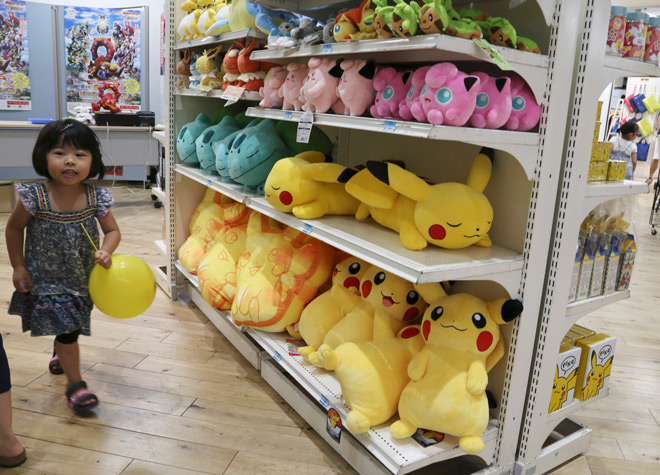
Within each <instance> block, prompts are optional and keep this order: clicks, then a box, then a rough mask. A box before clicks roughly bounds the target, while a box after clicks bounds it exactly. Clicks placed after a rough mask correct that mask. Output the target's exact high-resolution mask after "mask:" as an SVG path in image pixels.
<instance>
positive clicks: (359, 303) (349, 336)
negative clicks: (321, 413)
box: [308, 266, 426, 366]
mask: <svg viewBox="0 0 660 475" xmlns="http://www.w3.org/2000/svg"><path fill="white" fill-rule="evenodd" d="M360 293H361V294H362V296H361V297H359V296H357V295H355V294H352V293H350V292H349V291H348V290H346V289H343V288H341V287H338V286H333V288H332V296H333V297H334V298H335V300H336V301H337V302H338V304H339V305H340V306H341V307H342V309H343V310H344V311H345V312H346V316H345V317H344V318H343V319H341V320H340V321H339V322H337V324H335V325H334V326H333V327H332V328H331V329H330V330H329V331H328V333H327V335H326V336H325V338H324V339H323V345H321V346H320V347H319V349H318V351H317V352H316V353H311V354H310V355H309V358H308V359H309V361H310V362H311V363H312V364H314V365H316V366H329V365H330V366H332V362H331V361H329V360H328V358H330V352H329V350H331V349H333V348H337V347H338V346H339V345H341V344H342V343H346V342H348V341H352V342H358V341H371V340H373V339H374V318H375V315H376V314H378V313H382V314H383V315H385V317H386V318H387V319H388V320H389V321H390V322H391V323H390V325H391V327H392V331H393V332H399V330H401V328H403V326H404V325H406V324H410V323H412V322H413V321H414V320H416V319H417V318H418V317H419V316H420V315H421V314H422V313H423V312H424V309H425V308H426V302H424V300H423V299H422V298H421V297H420V296H419V294H418V293H417V291H416V290H415V288H414V286H413V284H412V283H411V282H408V281H407V280H404V279H402V278H401V277H398V276H396V275H394V274H390V273H388V272H385V271H384V270H382V269H380V268H378V267H376V266H371V267H369V268H368V269H367V271H366V272H365V273H364V275H363V276H362V280H361V282H360Z"/></svg>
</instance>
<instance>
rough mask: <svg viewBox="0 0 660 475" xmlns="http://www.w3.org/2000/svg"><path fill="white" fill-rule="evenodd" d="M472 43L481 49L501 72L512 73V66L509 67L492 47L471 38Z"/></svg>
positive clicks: (482, 41)
mask: <svg viewBox="0 0 660 475" xmlns="http://www.w3.org/2000/svg"><path fill="white" fill-rule="evenodd" d="M472 41H474V44H475V45H477V46H478V47H479V48H481V49H482V50H483V51H484V52H485V53H486V54H487V55H488V56H489V57H490V59H492V60H493V62H494V63H495V64H496V65H497V66H498V67H499V68H500V69H501V70H502V71H513V66H511V64H510V63H509V62H508V61H507V60H506V59H504V58H503V57H502V56H501V55H500V53H498V52H497V50H496V49H495V48H493V46H492V45H490V44H488V43H486V42H485V41H484V40H481V39H478V38H472Z"/></svg>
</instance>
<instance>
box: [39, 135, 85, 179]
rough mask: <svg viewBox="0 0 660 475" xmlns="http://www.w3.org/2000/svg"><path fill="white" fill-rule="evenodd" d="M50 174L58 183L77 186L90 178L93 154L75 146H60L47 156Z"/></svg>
mask: <svg viewBox="0 0 660 475" xmlns="http://www.w3.org/2000/svg"><path fill="white" fill-rule="evenodd" d="M46 161H47V163H48V173H50V176H51V177H52V178H53V180H55V181H56V182H58V183H61V184H63V185H77V184H78V183H80V182H82V181H83V180H84V179H85V178H87V177H88V176H89V170H90V168H91V167H92V154H91V153H90V152H89V151H87V150H79V149H77V148H76V147H74V146H73V145H70V144H69V145H59V146H56V147H55V148H53V149H51V150H50V151H49V152H48V153H47V154H46Z"/></svg>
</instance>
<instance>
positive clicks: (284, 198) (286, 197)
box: [280, 191, 293, 206]
mask: <svg viewBox="0 0 660 475" xmlns="http://www.w3.org/2000/svg"><path fill="white" fill-rule="evenodd" d="M280 201H281V202H282V204H283V205H284V206H289V205H290V204H291V203H292V202H293V196H291V193H289V192H288V191H283V192H282V193H280Z"/></svg>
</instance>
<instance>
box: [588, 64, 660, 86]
mask: <svg viewBox="0 0 660 475" xmlns="http://www.w3.org/2000/svg"><path fill="white" fill-rule="evenodd" d="M658 76H660V67H659V66H658V65H657V64H652V63H644V62H642V61H633V60H631V59H627V58H617V57H616V56H609V55H605V60H604V74H603V75H602V77H601V86H600V89H599V91H602V90H603V89H605V87H606V86H607V85H608V84H610V83H612V82H614V80H615V79H617V78H621V77H658Z"/></svg>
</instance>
